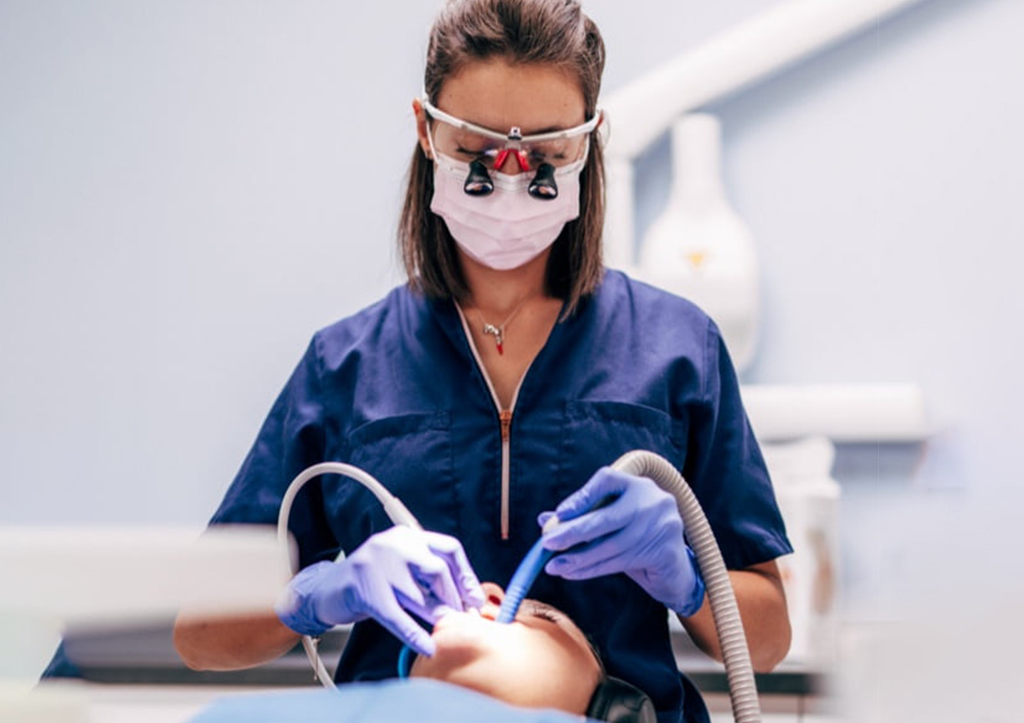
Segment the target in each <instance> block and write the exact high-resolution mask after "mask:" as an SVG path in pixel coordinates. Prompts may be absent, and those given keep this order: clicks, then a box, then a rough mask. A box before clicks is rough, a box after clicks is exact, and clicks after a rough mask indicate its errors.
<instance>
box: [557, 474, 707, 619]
mask: <svg viewBox="0 0 1024 723" xmlns="http://www.w3.org/2000/svg"><path fill="white" fill-rule="evenodd" d="M599 505H600V506H599ZM552 514H556V515H558V519H559V520H560V521H561V524H559V525H558V526H556V527H555V528H554V530H552V531H551V532H549V533H548V534H546V535H545V536H544V547H545V548H547V549H549V550H555V551H556V552H561V551H564V550H569V551H568V552H565V553H563V554H560V555H556V556H555V557H553V558H552V559H551V561H550V562H548V564H547V565H546V566H545V568H544V569H545V571H546V572H547V573H548V574H549V575H558V576H560V577H564V578H565V579H567V580H586V579H589V578H593V577H600V576H602V575H612V574H614V573H618V572H623V573H625V574H626V575H628V576H629V577H630V578H631V579H632V580H634V581H635V582H636V583H637V584H638V585H640V587H642V588H643V589H644V590H646V591H647V593H648V594H649V595H650V596H651V597H653V598H654V599H655V600H657V601H658V602H660V603H663V604H664V605H665V606H666V607H667V608H669V609H670V610H672V611H674V612H677V613H679V614H680V615H682V616H684V617H688V616H690V615H693V614H694V613H696V612H697V611H698V610H699V609H700V607H701V605H702V604H703V602H704V580H703V578H702V577H701V575H700V570H699V569H698V567H697V561H696V557H695V555H694V554H693V551H692V550H691V549H690V548H689V546H688V545H687V544H686V541H685V540H684V539H683V519H682V517H680V515H679V507H678V505H677V503H676V500H675V498H674V497H673V496H672V495H670V494H669V493H668V492H666V491H665V490H663V489H661V488H660V487H658V485H657V484H655V483H654V482H653V481H651V480H649V479H647V478H646V477H636V476H634V475H631V474H627V473H625V472H619V471H618V470H615V469H612V468H611V467H602V468H601V469H599V470H598V471H597V472H595V473H594V476H593V477H591V478H590V480H589V481H588V482H587V483H586V484H585V485H584V486H583V487H581V488H580V489H579V490H578V491H576V492H574V493H573V494H571V495H569V496H568V497H567V498H566V499H565V500H563V501H562V503H561V504H559V505H558V507H557V509H556V510H555V512H554V513H551V512H544V513H542V514H541V515H540V518H539V520H538V521H539V523H540V525H541V526H542V527H543V526H544V523H545V522H547V521H548V519H550V517H551V515H552ZM569 548H573V549H571V550H570V549H569Z"/></svg>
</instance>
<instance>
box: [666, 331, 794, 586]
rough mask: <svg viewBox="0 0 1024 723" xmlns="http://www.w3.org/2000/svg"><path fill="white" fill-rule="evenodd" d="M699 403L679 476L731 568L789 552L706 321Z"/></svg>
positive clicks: (730, 375) (729, 370) (734, 388)
mask: <svg viewBox="0 0 1024 723" xmlns="http://www.w3.org/2000/svg"><path fill="white" fill-rule="evenodd" d="M702 367H703V368H702V369H701V376H702V381H701V386H702V389H701V395H700V403H699V404H698V405H697V407H696V408H695V409H693V410H692V412H693V413H692V415H691V425H690V431H689V444H688V450H689V451H688V454H687V458H686V463H685V466H684V469H683V475H684V477H686V480H687V482H688V483H689V484H690V486H691V487H692V488H693V491H694V494H695V495H696V496H697V498H698V500H700V503H701V506H702V507H703V509H704V513H705V514H706V515H707V517H708V522H709V523H710V524H711V528H712V529H713V530H714V532H715V537H716V539H717V540H718V545H719V547H720V548H721V550H722V557H723V558H724V559H725V563H726V566H727V567H729V568H730V569H734V570H735V569H741V568H744V567H749V566H750V565H755V564H757V563H760V562H767V561H768V560H773V559H775V558H776V557H779V556H781V555H785V554H788V553H790V552H792V551H793V549H792V547H791V546H790V543H789V540H788V538H787V537H786V528H785V524H784V523H783V521H782V516H781V514H780V513H779V508H778V504H777V503H776V500H775V492H774V490H773V489H772V484H771V480H770V478H769V476H768V468H767V467H766V466H765V462H764V458H763V457H762V455H761V449H760V447H759V446H758V444H757V440H756V439H755V437H754V432H753V430H752V429H751V426H750V422H749V420H748V419H747V414H746V412H745V411H744V409H743V402H742V400H741V399H740V388H739V381H738V379H737V377H736V371H735V369H734V368H733V365H732V361H731V359H730V358H729V352H728V350H727V349H726V347H725V343H724V342H723V340H722V336H721V333H720V332H719V330H718V327H717V326H716V325H715V324H714V322H712V321H710V320H709V321H708V327H707V334H706V338H705V348H704V360H703V365H702Z"/></svg>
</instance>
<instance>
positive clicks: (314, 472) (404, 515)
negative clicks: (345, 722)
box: [277, 462, 423, 690]
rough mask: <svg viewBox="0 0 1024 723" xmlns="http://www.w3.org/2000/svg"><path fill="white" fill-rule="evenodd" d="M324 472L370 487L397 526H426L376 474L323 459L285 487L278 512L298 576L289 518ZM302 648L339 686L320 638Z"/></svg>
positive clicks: (328, 684)
mask: <svg viewBox="0 0 1024 723" xmlns="http://www.w3.org/2000/svg"><path fill="white" fill-rule="evenodd" d="M322 474H340V475H345V476H346V477H351V478H352V479H354V480H356V481H357V482H360V483H361V484H362V485H363V486H364V487H366V488H367V489H368V490H370V492H372V493H373V494H374V496H375V497H376V498H377V499H378V500H379V501H380V503H381V504H382V505H384V511H385V512H386V513H387V515H388V517H389V518H390V519H391V521H392V522H393V523H394V524H396V525H405V526H406V527H411V528H413V529H414V530H422V529H423V526H422V525H420V523H419V522H418V521H417V519H416V518H415V517H414V516H413V514H412V513H411V512H409V509H408V508H407V507H406V506H405V505H403V504H402V501H401V500H399V499H398V498H397V497H395V496H394V495H393V494H391V493H390V492H388V490H387V488H386V487H385V486H384V485H382V484H381V483H380V482H378V481H377V480H376V479H375V478H374V477H372V476H371V475H369V474H367V473H366V472H364V471H363V470H361V469H359V468H358V467H353V466H352V465H350V464H343V463H342V462H321V463H320V464H315V465H313V466H312V467H308V468H306V469H304V470H303V471H302V472H300V473H299V474H298V476H297V477H296V478H295V479H293V480H292V483H291V484H290V485H288V489H287V490H285V493H284V498H283V499H282V500H281V510H280V511H279V512H278V513H277V541H278V544H280V545H281V550H282V552H283V554H284V555H285V556H286V558H287V560H286V563H287V565H288V569H289V570H291V571H292V574H293V575H294V574H295V573H296V572H298V570H297V569H296V568H297V567H298V565H297V562H298V561H297V560H293V559H292V555H291V545H290V544H289V539H288V517H289V516H290V515H291V511H292V504H293V503H294V502H295V496H296V495H297V494H298V493H299V490H300V489H302V486H303V485H304V484H306V483H307V482H309V481H310V480H311V479H313V478H314V477H319V476H320V475H322ZM302 648H303V650H305V651H306V657H307V658H309V664H310V665H312V666H313V670H314V671H315V672H316V677H317V680H319V681H320V682H321V683H322V684H323V686H324V687H325V688H329V689H330V690H335V689H337V686H336V685H335V684H334V679H333V678H332V677H331V674H330V673H329V672H328V670H327V666H325V665H324V661H323V660H322V659H321V658H320V653H319V651H317V640H316V639H314V638H312V637H310V636H309V635H303V636H302Z"/></svg>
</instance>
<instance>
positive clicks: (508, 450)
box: [455, 304, 533, 540]
mask: <svg viewBox="0 0 1024 723" xmlns="http://www.w3.org/2000/svg"><path fill="white" fill-rule="evenodd" d="M455 308H456V309H458V311H459V319H461V320H462V330H463V331H464V332H465V333H466V341H468V342H469V350H470V351H471V352H473V358H474V359H476V365H477V366H478V367H479V368H480V373H481V374H483V377H484V381H485V382H487V388H488V389H489V390H490V392H491V400H492V401H493V402H494V409H495V410H496V411H497V412H498V422H499V424H500V425H501V539H503V540H507V539H509V536H510V534H511V533H510V532H509V506H510V503H509V497H510V495H511V490H510V487H511V482H510V479H509V477H510V475H511V466H512V464H511V462H512V461H511V457H512V442H511V439H512V412H513V411H514V410H515V408H516V400H517V399H518V398H519V389H520V387H522V386H523V379H526V375H527V374H529V372H530V366H533V364H532V362H531V363H530V365H528V366H527V367H526V370H525V371H524V372H523V376H522V377H520V379H519V383H518V384H516V390H515V391H514V392H513V393H512V401H511V403H510V404H509V408H508V409H502V408H501V400H499V399H498V393H497V392H496V391H495V389H494V385H493V384H492V383H491V378H490V377H489V376H488V375H487V367H485V366H484V362H483V360H482V359H481V358H480V352H478V351H477V349H476V343H475V342H474V341H473V333H472V331H471V330H470V328H469V322H468V321H466V315H465V314H463V313H462V308H461V307H460V306H459V305H458V304H456V305H455Z"/></svg>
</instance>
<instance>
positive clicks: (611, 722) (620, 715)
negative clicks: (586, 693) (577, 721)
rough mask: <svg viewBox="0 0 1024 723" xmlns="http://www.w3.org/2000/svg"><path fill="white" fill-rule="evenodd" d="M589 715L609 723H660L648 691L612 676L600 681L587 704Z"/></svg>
mask: <svg viewBox="0 0 1024 723" xmlns="http://www.w3.org/2000/svg"><path fill="white" fill-rule="evenodd" d="M587 717H588V718H593V719H594V720H601V721H607V722H608V723H658V716H657V714H656V713H655V711H654V703H652V702H651V699H650V698H649V697H648V696H647V694H646V693H644V692H643V691H642V690H640V689H639V688H637V687H636V686H635V685H630V684H629V683H627V682H626V681H624V680H620V679H619V678H612V677H610V676H609V677H606V678H605V679H604V680H602V681H601V682H600V683H598V686H597V690H595V691H594V695H593V696H592V697H591V698H590V705H588V706H587Z"/></svg>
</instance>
